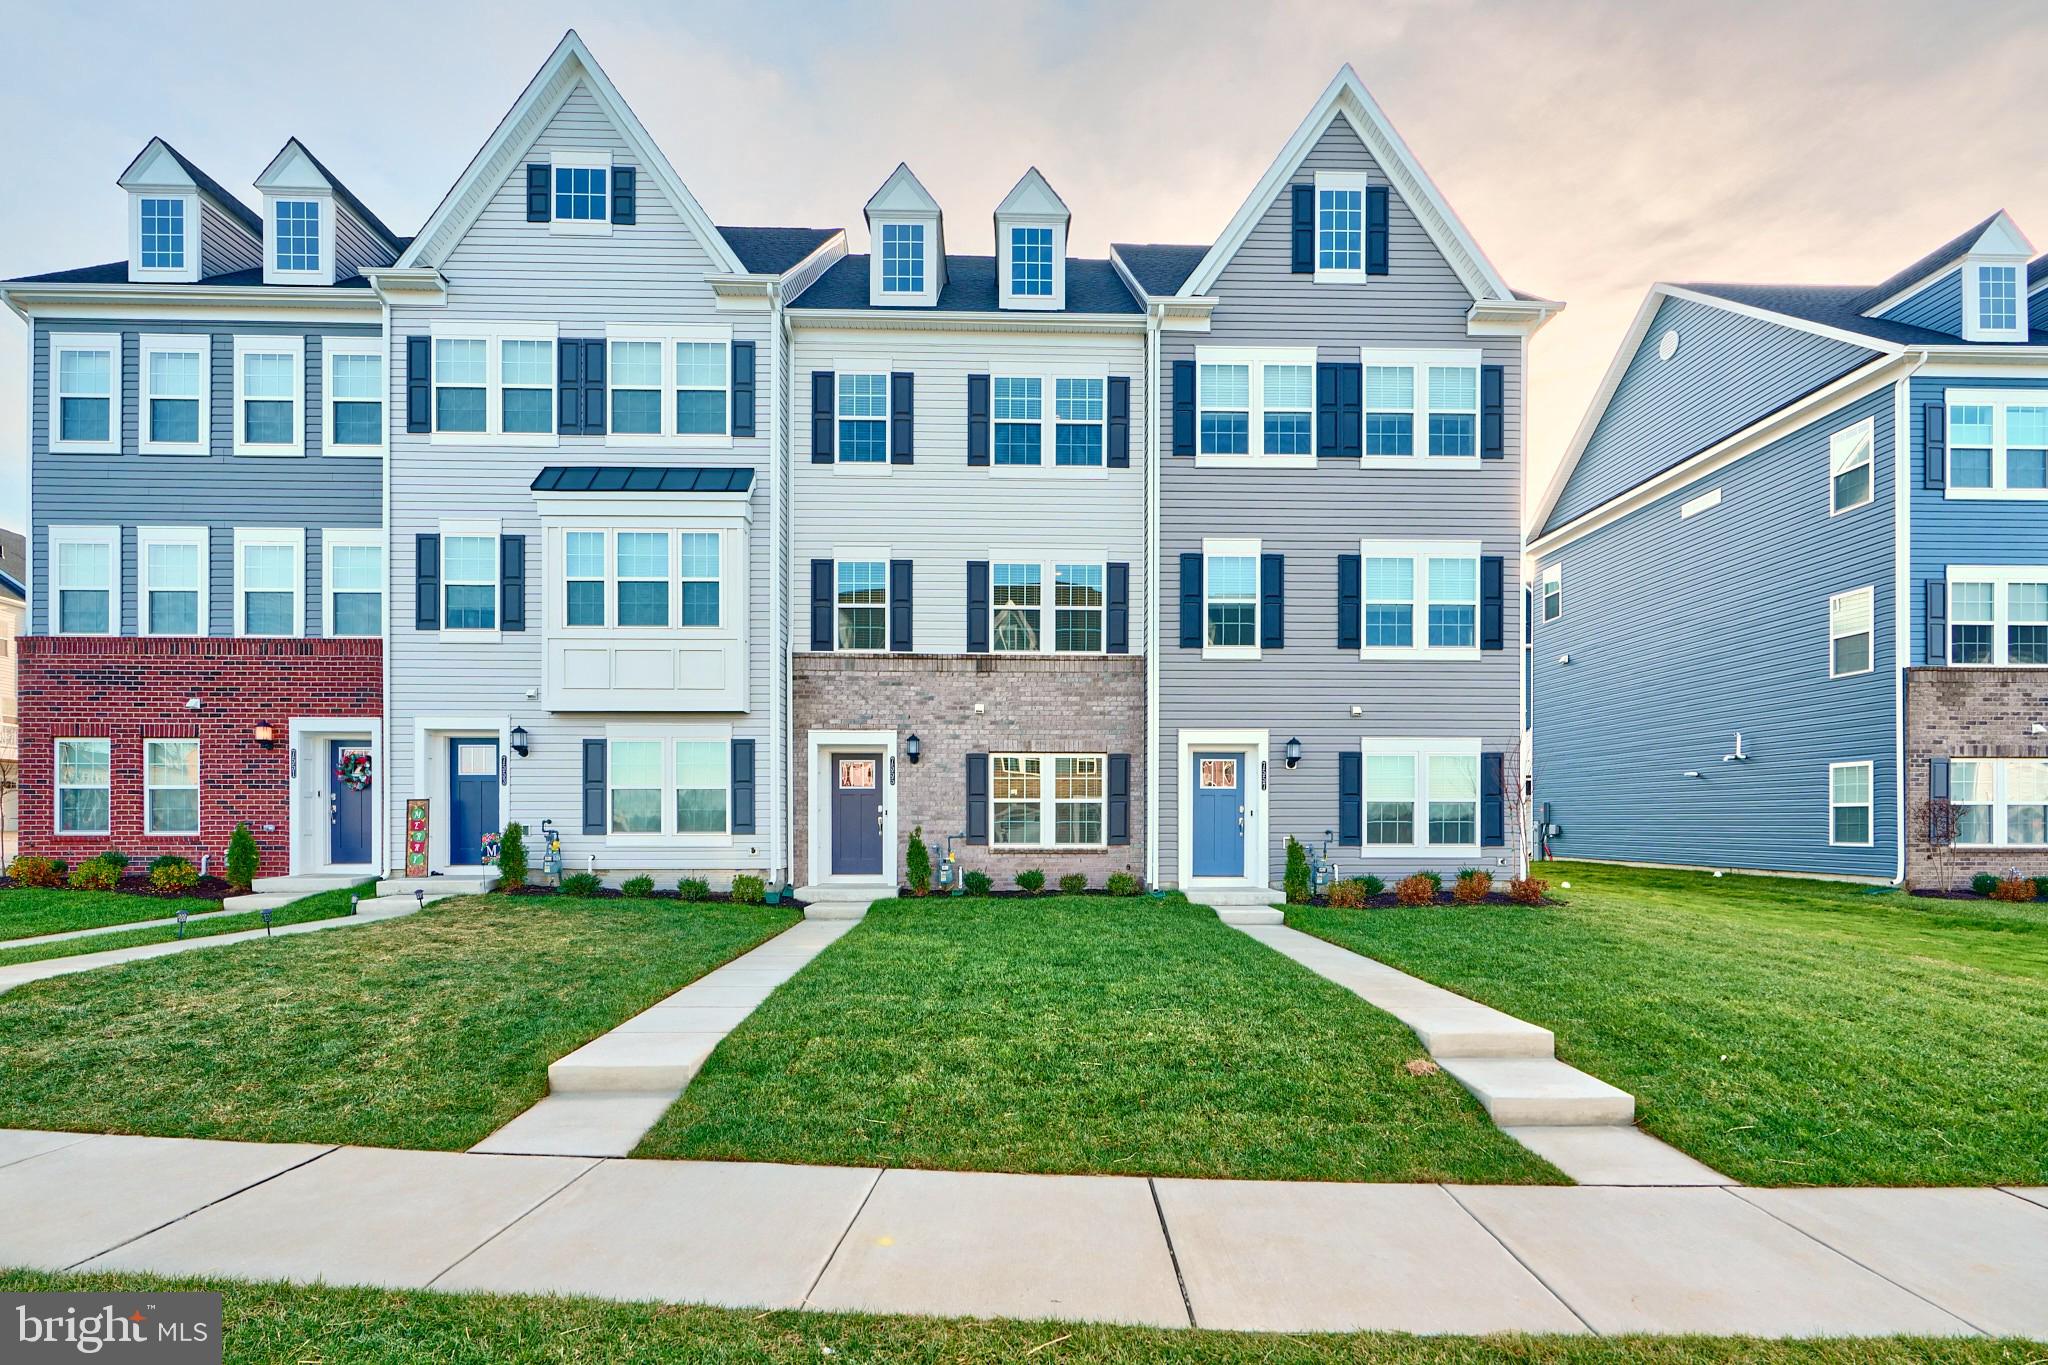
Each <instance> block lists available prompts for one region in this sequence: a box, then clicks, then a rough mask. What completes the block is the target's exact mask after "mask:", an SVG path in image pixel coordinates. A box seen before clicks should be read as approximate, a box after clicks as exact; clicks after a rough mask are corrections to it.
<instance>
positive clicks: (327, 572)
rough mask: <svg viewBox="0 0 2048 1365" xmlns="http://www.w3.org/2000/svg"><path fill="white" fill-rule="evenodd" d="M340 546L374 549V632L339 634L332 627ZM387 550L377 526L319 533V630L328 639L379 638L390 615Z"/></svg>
mask: <svg viewBox="0 0 2048 1365" xmlns="http://www.w3.org/2000/svg"><path fill="white" fill-rule="evenodd" d="M343 546H348V547H354V548H362V547H368V548H370V549H373V550H375V551H376V552H377V620H378V623H379V628H378V630H377V633H376V634H374V635H342V634H340V633H339V632H338V631H336V630H335V628H334V592H335V585H334V552H335V550H336V549H338V548H341V547H343ZM390 558H391V556H390V552H389V551H388V550H387V549H386V548H385V544H384V529H383V528H382V527H381V526H331V527H327V528H326V529H324V530H322V531H321V532H320V633H321V634H322V635H325V636H328V637H330V638H332V639H342V640H374V639H381V638H382V637H383V634H384V631H383V625H384V624H385V623H386V622H387V621H388V620H389V618H390V614H391V569H390V564H389V561H390Z"/></svg>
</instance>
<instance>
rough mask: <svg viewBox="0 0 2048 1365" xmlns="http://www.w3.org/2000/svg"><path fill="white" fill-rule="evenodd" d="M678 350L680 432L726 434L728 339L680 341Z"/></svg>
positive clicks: (677, 391) (678, 417)
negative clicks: (726, 340) (725, 340)
mask: <svg viewBox="0 0 2048 1365" xmlns="http://www.w3.org/2000/svg"><path fill="white" fill-rule="evenodd" d="M675 350H676V435H678V436H723V435H725V414H726V411H727V409H728V407H729V406H730V403H729V400H728V399H727V397H726V365H727V363H728V357H727V354H726V353H727V351H728V350H730V346H729V344H728V343H727V342H724V341H678V342H677V343H676V345H675Z"/></svg>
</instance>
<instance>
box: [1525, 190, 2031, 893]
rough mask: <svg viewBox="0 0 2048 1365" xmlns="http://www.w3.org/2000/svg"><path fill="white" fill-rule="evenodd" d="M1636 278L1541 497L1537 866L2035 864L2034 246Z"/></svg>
mask: <svg viewBox="0 0 2048 1365" xmlns="http://www.w3.org/2000/svg"><path fill="white" fill-rule="evenodd" d="M2033 255H2034V252H2033V248H2032V247H2030V246H2029V245H2028V243H2027V240H2026V238H2025V237H2023V236H2022V235H2021V234H2020V231H2019V229H2018V228H2017V227H2016V226H2015V225H2014V224H2013V222H2012V220H2011V219H2010V218H2009V217H2007V216H2006V215H2005V214H2004V213H2002V212H2001V213H1997V214H1994V215H1993V216H1992V217H1990V218H1989V219H1987V220H1985V221H1984V222H1982V223H1979V224H1978V225H1977V226H1975V227H1973V228H1971V229H1970V230H1969V231H1968V232H1965V233H1963V234H1962V235H1961V236H1959V237H1957V238H1955V239H1954V240H1953V241H1950V242H1948V243H1946V244H1944V245H1943V246H1941V247H1940V248H1938V249H1936V250H1935V251H1933V252H1930V253H1929V254H1928V255H1926V256H1925V257H1923V258H1921V259H1920V260H1918V261H1916V262H1914V263H1913V264H1912V265H1910V266H1908V267H1907V268H1906V269H1904V270H1901V271H1900V272H1899V273H1898V274H1896V275H1894V276H1892V277H1891V278H1890V279H1888V280H1885V281H1884V282H1883V283H1881V284H1877V285H1870V286H1861V285H1734V284H1686V285H1671V284H1660V285H1657V286H1656V287H1654V288H1652V289H1651V290H1650V293H1649V296H1648V297H1647V298H1646V299H1645V300H1644V302H1643V306H1642V308H1641V309H1640V310H1639V311H1638V313H1637V315H1636V318H1635V322H1634V324H1633V325H1632V326H1631V328H1630V330H1629V333H1628V336H1627V337H1626V339H1625V340H1624V342H1623V344H1622V346H1621V349H1620V351H1619V352H1618V354H1617V355H1616V357H1615V359H1614V362H1613V364H1612V366H1611V367H1610V368H1609V370H1608V372H1607V375H1606V378H1605V379H1604V380H1603V381H1602V383H1601V386H1600V389H1599V392H1598V393H1597V395H1596V396H1595V399H1594V401H1593V404H1592V406H1591V408H1590V409H1589V410H1588V412H1587V413H1586V416H1585V418H1584V420H1583V421H1582V422H1581V423H1580V426H1579V429H1578V432H1577V434H1576V435H1575V436H1574V437H1573V440H1572V443H1571V446H1570V448H1569V449H1568V450H1567V452H1566V455H1565V459H1564V461H1563V463H1562V465H1561V466H1560V468H1559V470H1558V472H1557V474H1556V476H1555V479H1554V480H1553V482H1552V484H1551V486H1550V488H1549V490H1548V491H1547V493H1546V494H1545V496H1544V497H1543V498H1542V500H1541V501H1540V502H1539V504H1538V506H1537V509H1536V518H1535V521H1534V525H1535V526H1536V527H1537V528H1538V529H1537V532H1536V535H1535V537H1534V539H1533V540H1532V541H1531V544H1530V559H1531V564H1530V582H1531V586H1532V589H1533V591H1534V594H1535V601H1536V607H1535V611H1534V613H1533V615H1534V618H1535V620H1534V636H1533V643H1532V645H1531V670H1532V691H1533V729H1534V744H1533V765H1532V766H1533V773H1534V780H1535V802H1536V805H1535V811H1536V814H1537V817H1538V819H1539V820H1543V821H1545V822H1547V824H1548V825H1549V826H1551V827H1553V828H1554V830H1555V833H1554V834H1552V835H1551V836H1550V838H1549V847H1550V851H1551V852H1552V853H1553V854H1554V855H1556V856H1560V857H1583V858H1595V859H1614V860H1619V861H1627V862H1643V863H1668V864H1679V865H1688V866H1712V867H1739V868H1754V869H1763V870H1772V871H1785V872H1806V873H1820V874H1826V875H1833V876H1853V877H1866V878H1872V879H1878V880H1884V881H1893V880H1901V879H1906V880H1914V881H1925V880H1926V879H1927V878H1928V877H1929V876H1930V875H1931V874H1932V873H1933V872H1934V871H1935V870H1936V869H1935V864H1934V863H1932V862H1931V861H1930V857H1929V855H1930V852H1931V848H1930V843H1929V837H1928V836H1929V823H1930V822H1929V810H1928V806H1927V803H1928V802H1929V801H1930V800H1933V801H1936V802H1939V801H1944V800H1945V801H1947V802H1948V803H1950V804H1951V805H1952V807H1953V809H1954V814H1955V817H1956V823H1957V833H1956V840H1955V844H1956V851H1955V855H1954V858H1953V871H1954V872H1955V874H1956V875H1959V876H1960V875H1964V874H1967V873H1971V872H1976V871H1993V872H2004V871H2007V870H2009V869H2012V868H2015V867H2018V868H2022V869H2024V870H2026V871H2028V872H2030V873H2033V874H2042V873H2048V256H2044V257H2041V258H2040V259H2038V260H2032V259H2030V258H2032V257H2033Z"/></svg>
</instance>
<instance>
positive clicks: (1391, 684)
mask: <svg viewBox="0 0 2048 1365" xmlns="http://www.w3.org/2000/svg"><path fill="white" fill-rule="evenodd" d="M1318 170H1364V171H1366V172H1367V173H1368V175H1369V177H1370V179H1371V182H1372V183H1374V184H1384V183H1386V182H1385V177H1384V175H1383V174H1382V173H1381V171H1380V168H1379V166H1378V165H1377V164H1376V163H1375V162H1374V160H1373V158H1372V157H1371V155H1370V153H1369V152H1368V151H1367V150H1366V148H1365V146H1364V145H1363V144H1362V143H1361V142H1360V141H1359V140H1358V137H1357V135H1356V134H1355V133H1353V132H1352V130H1351V128H1350V125H1349V124H1348V123H1345V122H1344V121H1342V120H1341V119H1340V120H1339V121H1337V122H1336V123H1334V124H1332V125H1331V127H1330V129H1329V130H1328V131H1327V132H1326V133H1325V134H1324V135H1323V136H1322V138H1321V139H1320V140H1319V141H1318V143H1317V145H1316V147H1315V148H1314V149H1313V150H1312V151H1311V152H1310V154H1309V156H1308V158H1307V159H1306V161H1305V162H1304V164H1303V165H1302V167H1301V169H1300V170H1299V172H1298V173H1297V174H1296V175H1295V177H1294V179H1295V181H1296V182H1307V181H1310V180H1312V179H1313V177H1314V174H1315V172H1316V171H1318ZM1390 197H1391V203H1390V205H1389V229H1390V242H1389V262H1390V268H1391V272H1392V273H1391V274H1389V275H1386V276H1374V277H1372V278H1371V279H1369V280H1368V282H1366V283H1364V284H1316V283H1314V281H1313V277H1312V276H1309V275H1296V274H1294V273H1292V270H1291V261H1292V254H1291V247H1290V230H1291V217H1290V192H1289V190H1288V189H1286V188H1284V187H1283V188H1282V189H1281V191H1280V193H1279V194H1278V195H1276V196H1275V199H1274V202H1273V204H1272V205H1271V206H1270V207H1269V208H1268V209H1267V211H1266V213H1265V215H1264V217H1263V218H1262V219H1261V220H1260V222H1259V224H1258V225H1257V227H1256V228H1254V230H1253V231H1252V233H1251V235H1250V237H1249V238H1248V239H1247V240H1246V242H1245V243H1244V245H1243V246H1242V248H1241V249H1240V250H1239V251H1238V253H1237V255H1236V256H1235V258H1234V259H1233V260H1232V261H1231V262H1230V264H1229V265H1228V266H1227V267H1225V269H1224V270H1223V272H1222V274H1221V277H1220V278H1219V279H1218V281H1217V283H1216V286H1215V288H1214V289H1213V290H1211V291H1210V292H1211V293H1213V294H1215V295H1217V296H1218V298H1219V299H1220V302H1219V303H1218V304H1217V306H1216V310H1215V315H1214V321H1213V327H1212V330H1211V332H1210V333H1209V334H1207V335H1198V334H1190V333H1186V332H1166V333H1164V334H1162V336H1161V357H1160V359H1161V365H1162V373H1161V381H1160V383H1161V393H1162V396H1161V400H1160V401H1161V403H1162V404H1167V403H1170V402H1171V399H1172V376H1173V362H1174V361H1175V360H1189V359H1193V358H1194V357H1195V354H1196V350H1197V348H1198V347H1201V346H1304V345H1314V346H1315V347H1316V348H1317V354H1318V357H1319V359H1321V360H1323V361H1356V360H1358V358H1359V348H1360V347H1362V346H1369V347H1376V348H1379V347H1385V348H1405V347H1458V348H1464V349H1478V350H1480V351H1482V352H1483V360H1484V363H1486V364H1489V365H1500V366H1502V367H1503V368H1504V370H1505V380H1506V383H1505V399H1506V420H1505V435H1506V445H1507V458H1506V459H1504V460H1500V461H1492V460H1488V461H1483V462H1482V463H1481V464H1480V466H1479V467H1478V468H1476V469H1439V470H1417V471H1414V472H1409V471H1406V470H1386V469H1362V468H1360V467H1359V463H1358V461H1357V460H1356V459H1352V460H1341V459H1324V460H1322V461H1321V462H1320V463H1319V466H1318V467H1317V468H1315V469H1274V470H1258V469H1215V468H1211V469H1202V468H1198V467H1197V462H1196V460H1195V459H1194V458H1193V457H1189V456H1175V455H1173V454H1171V453H1170V452H1171V450H1172V441H1171V427H1170V423H1169V424H1168V425H1167V428H1166V431H1165V434H1164V439H1163V441H1162V449H1163V451H1164V452H1166V453H1163V454H1162V455H1161V461H1160V462H1161V465H1162V471H1161V481H1160V487H1161V506H1160V545H1159V556H1160V557H1159V561H1158V563H1159V574H1160V578H1159V602H1160V610H1161V611H1162V612H1163V613H1164V617H1163V619H1162V620H1161V622H1160V626H1161V630H1160V651H1159V652H1160V659H1159V701H1158V708H1159V746H1160V747H1159V759H1158V765H1157V766H1158V771H1157V781H1158V786H1157V789H1156V790H1157V800H1158V801H1159V803H1160V804H1159V812H1160V814H1159V831H1160V838H1159V876H1160V879H1161V880H1162V881H1164V882H1167V883H1175V882H1177V881H1178V879H1179V856H1180V841H1181V838H1182V831H1181V830H1180V829H1179V828H1178V824H1179V815H1178V811H1179V799H1180V789H1181V784H1182V783H1183V782H1184V781H1185V780H1186V777H1187V774H1186V773H1184V772H1182V771H1181V768H1182V764H1181V761H1180V757H1179V753H1180V732H1181V731H1182V730H1183V729H1191V728H1192V729H1264V730H1266V731H1267V732H1268V737H1269V738H1268V742H1269V749H1270V753H1271V758H1272V762H1271V765H1270V792H1269V794H1268V796H1267V798H1266V802H1267V829H1268V834H1269V836H1270V840H1269V842H1270V848H1269V850H1268V866H1269V871H1270V875H1271V877H1272V879H1273V881H1274V882H1275V883H1276V884H1277V882H1278V879H1279V877H1280V874H1281V870H1282V867H1283V865H1284V850H1285V846H1286V841H1287V838H1288V836H1289V835H1294V836H1297V837H1299V838H1301V839H1302V840H1303V841H1305V842H1306V841H1308V840H1310V839H1314V840H1316V841H1318V842H1320V841H1321V839H1322V837H1323V834H1324V831H1325V830H1330V829H1334V827H1335V826H1336V824H1337V754H1338V753H1339V752H1340V751H1350V752H1357V751H1358V748H1359V744H1360V741H1361V739H1363V738H1365V737H1368V736H1370V737H1378V738H1459V739H1464V738H1477V739H1479V740H1480V741H1481V747H1482V749H1483V750H1486V751H1503V752H1507V753H1510V754H1512V753H1514V752H1516V751H1517V749H1518V747H1519V744H1520V734H1521V719H1520V717H1521V695H1520V693H1521V682H1520V650H1519V649H1518V648H1517V647H1515V644H1514V642H1516V641H1518V640H1519V639H1520V632H1521V629H1522V624H1521V601H1522V594H1521V586H1520V582H1519V560H1520V550H1521V528H1520V520H1519V507H1520V497H1521V484H1522V469H1523V450H1522V410H1523V368H1522V345H1521V341H1520V339H1519V338H1514V337H1487V338H1476V337H1472V336H1469V335H1468V334H1467V332H1466V324H1465V313H1466V310H1467V309H1468V308H1469V307H1470V306H1471V303H1472V296H1471V294H1470V292H1469V291H1468V290H1467V289H1466V288H1465V286H1464V284H1463V283H1462V282H1461V281H1460V280H1459V278H1458V276H1457V274H1456V273H1455V272H1454V271H1453V270H1452V268H1451V266H1450V264H1449V262H1448V261H1446V260H1445V259H1444V257H1443V255H1442V254H1441V253H1440V252H1439V251H1438V250H1437V248H1436V246H1435V244H1434V243H1433V242H1432V241H1431V240H1430V238H1429V236H1428V234H1427V232H1426V231H1425V230H1424V229H1423V227H1422V225H1421V223H1420V222H1419V221H1418V220H1417V219H1416V217H1415V215H1414V213H1413V211H1412V210H1411V209H1410V208H1409V206H1408V205H1407V204H1406V202H1405V201H1404V200H1403V199H1402V198H1401V197H1400V195H1399V194H1398V193H1396V194H1394V195H1392V196H1390ZM1204 537H1231V538H1239V537H1256V538H1258V539H1259V540H1260V542H1261V548H1262V550H1263V551H1264V552H1265V553H1269V554H1271V553H1279V554H1283V555H1285V556H1286V631H1287V635H1286V640H1287V643H1286V648H1285V649H1283V650H1280V651H1277V652H1276V651H1270V650H1269V651H1266V653H1265V655H1264V657H1263V658H1261V659H1259V660H1256V661H1222V660H1213V659H1211V660H1205V659H1203V658H1202V652H1201V651H1200V650H1199V649H1182V648H1180V645H1179V631H1178V617H1177V612H1176V609H1175V604H1176V601H1177V597H1178V592H1179V578H1180V556H1181V554H1182V553H1183V552H1196V551H1199V550H1200V549H1201V547H1202V541H1203V538H1204ZM1361 539H1390V540H1410V541H1413V540H1454V539H1455V540H1479V541H1480V542H1481V543H1482V548H1481V553H1482V554H1486V555H1499V556H1501V557H1502V558H1503V560H1504V561H1505V566H1504V567H1505V575H1504V578H1505V582H1504V593H1503V626H1504V636H1505V639H1506V641H1507V642H1509V647H1508V648H1505V649H1502V650H1499V651H1495V652H1486V653H1483V654H1482V656H1481V657H1480V658H1479V659H1478V660H1476V661H1455V662H1447V661H1434V662H1423V661H1417V662H1414V663H1404V662H1392V663H1389V662H1380V661H1372V662H1366V661H1362V660H1360V658H1359V657H1358V651H1357V650H1356V649H1340V648H1339V647H1338V645H1337V557H1338V556H1339V555H1344V554H1357V553H1359V542H1360V540H1361ZM1353 706H1358V707H1361V708H1362V712H1363V714H1362V715H1361V716H1358V717H1353V716H1352V714H1351V708H1352V707H1353ZM1294 737H1298V738H1299V739H1300V740H1301V741H1302V749H1303V758H1302V761H1301V765H1300V766H1299V767H1297V768H1295V769H1293V770H1291V771H1290V770H1288V769H1287V768H1286V767H1285V765H1284V764H1283V763H1282V762H1281V749H1282V746H1283V745H1284V744H1285V743H1286V741H1287V740H1288V739H1289V738H1294ZM1503 851H1504V850H1500V849H1488V850H1485V851H1484V852H1485V862H1486V863H1487V865H1489V866H1492V867H1493V869H1494V870H1495V871H1496V872H1498V871H1500V870H1501V869H1500V867H1499V866H1498V865H1496V864H1495V863H1494V860H1495V859H1496V858H1498V857H1499V856H1500V855H1501V854H1502V852H1503ZM1333 852H1335V854H1336V856H1337V861H1338V863H1339V865H1340V867H1341V868H1343V869H1344V870H1346V871H1347V872H1350V871H1358V870H1361V868H1364V869H1368V870H1371V871H1374V872H1377V873H1380V874H1381V875H1385V874H1386V873H1388V872H1395V873H1401V872H1407V871H1413V870H1415V869H1416V868H1417V867H1435V868H1440V869H1451V868H1455V867H1457V866H1458V865H1459V864H1461V863H1468V864H1469V863H1472V862H1474V861H1477V859H1475V858H1473V857H1472V856H1470V855H1467V856H1465V857H1462V858H1461V857H1457V856H1448V857H1431V856H1427V855H1423V854H1420V853H1418V852H1417V851H1407V852H1403V853H1399V854H1394V855H1388V856H1377V855H1376V856H1374V857H1372V858H1370V859H1362V858H1361V851H1360V850H1358V849H1341V850H1333Z"/></svg>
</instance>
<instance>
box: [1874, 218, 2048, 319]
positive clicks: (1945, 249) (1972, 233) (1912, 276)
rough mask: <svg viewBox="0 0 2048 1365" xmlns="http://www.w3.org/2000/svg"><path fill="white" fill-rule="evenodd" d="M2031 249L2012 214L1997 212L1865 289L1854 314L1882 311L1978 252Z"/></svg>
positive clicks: (2023, 252)
mask: <svg viewBox="0 0 2048 1365" xmlns="http://www.w3.org/2000/svg"><path fill="white" fill-rule="evenodd" d="M2033 250H2034V249H2033V247H2032V246H2031V245H2030V244H2029V243H2028V242H2027V239H2026V235H2025V234H2024V233H2022V232H2021V231H2020V229H2019V224H2017V223H2015V222H2013V220H2012V215H2011V214H2009V213H2007V212H2006V211H2005V210H2004V209H2000V210H1998V211H1997V212H1996V213H1994V214H1992V215H1991V216H1990V217H1989V218H1986V219H1985V220H1984V221H1983V222H1981V223H1977V224H1975V225H1973V226H1971V227H1969V228H1967V229H1965V230H1964V231H1963V232H1962V233H1961V234H1959V235H1957V236H1955V237H1952V238H1950V239H1949V240H1948V241H1946V242H1943V243H1942V244H1941V245H1940V246H1938V247H1936V248H1934V250H1932V251H1930V252H1928V253H1927V254H1926V255H1925V256H1922V257H1921V258H1920V259H1919V260H1917V261H1915V262H1913V263H1912V264H1911V265H1909V266H1907V267H1906V268H1905V269H1904V270H1901V271H1899V272H1897V273H1896V274H1894V275H1892V276H1890V277H1889V278H1887V279H1884V280H1882V281H1880V282H1878V283H1877V284H1874V285H1872V286H1870V288H1868V289H1866V290H1864V291H1863V293H1862V294H1861V295H1859V296H1858V298H1857V300H1856V308H1857V311H1859V312H1862V313H1864V314H1866V315H1869V314H1874V313H1878V312H1881V311H1882V310H1883V309H1884V308H1885V307H1886V306H1887V305H1888V304H1891V303H1893V302H1895V301H1896V300H1897V299H1898V298H1899V296H1900V295H1902V294H1908V293H1911V292H1912V291H1913V290H1914V289H1916V288H1917V287H1918V286H1920V285H1923V284H1925V283H1927V282H1928V280H1929V279H1930V278H1931V277H1933V276H1935V275H1938V274H1941V273H1944V272H1946V271H1947V270H1948V269H1949V268H1950V267H1951V266H1954V265H1955V264H1956V263H1957V262H1958V261H1960V260H1962V259H1963V258H1964V257H1965V256H1971V255H1976V254H1979V253H1983V254H1989V255H2009V256H2025V255H2032V254H2033Z"/></svg>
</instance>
